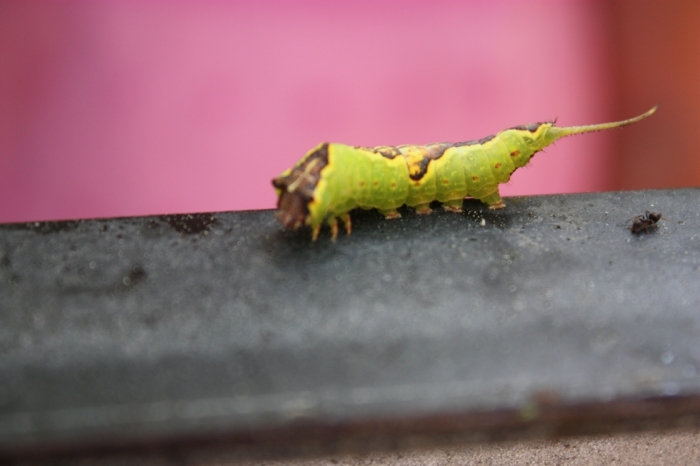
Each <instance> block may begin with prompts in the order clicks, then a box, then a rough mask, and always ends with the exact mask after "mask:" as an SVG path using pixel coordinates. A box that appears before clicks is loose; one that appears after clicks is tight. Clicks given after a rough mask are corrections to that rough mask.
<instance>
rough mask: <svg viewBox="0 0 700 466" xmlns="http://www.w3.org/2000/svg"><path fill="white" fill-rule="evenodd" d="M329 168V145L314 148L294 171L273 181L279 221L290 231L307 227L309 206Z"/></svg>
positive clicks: (291, 170)
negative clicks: (324, 171) (326, 169)
mask: <svg viewBox="0 0 700 466" xmlns="http://www.w3.org/2000/svg"><path fill="white" fill-rule="evenodd" d="M326 165H328V144H326V143H324V144H321V145H319V146H318V147H316V148H315V149H313V150H312V151H311V152H309V153H308V154H306V156H305V157H304V158H303V159H301V160H300V161H299V162H298V163H297V164H296V165H295V166H294V167H293V168H291V169H289V170H287V171H285V172H284V173H282V174H281V175H280V176H278V177H277V178H275V179H273V180H272V185H273V186H274V187H275V190H276V191H277V196H278V200H277V214H276V217H277V220H279V222H280V223H281V224H282V225H284V226H285V227H287V228H293V229H295V230H296V229H297V228H299V227H301V226H302V225H308V224H309V220H310V214H309V204H310V203H311V202H312V201H313V199H314V193H315V190H316V185H317V184H318V181H319V180H320V178H321V170H322V169H323V168H324V167H325V166H326Z"/></svg>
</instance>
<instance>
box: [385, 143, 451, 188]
mask: <svg viewBox="0 0 700 466" xmlns="http://www.w3.org/2000/svg"><path fill="white" fill-rule="evenodd" d="M450 147H452V145H451V144H450V143H449V142H433V143H431V144H426V145H425V146H398V148H399V150H401V154H402V155H403V156H404V157H405V158H406V164H407V165H408V173H409V177H410V178H411V179H412V180H414V181H418V180H420V179H421V178H423V177H424V176H425V174H426V173H428V167H429V166H430V162H432V161H433V160H437V159H439V158H440V157H442V155H443V154H444V153H445V151H446V150H447V149H449V148H450Z"/></svg>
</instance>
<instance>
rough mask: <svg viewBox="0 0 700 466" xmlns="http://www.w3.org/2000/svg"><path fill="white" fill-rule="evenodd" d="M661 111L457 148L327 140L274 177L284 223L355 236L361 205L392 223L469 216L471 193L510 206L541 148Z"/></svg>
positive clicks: (517, 130) (518, 130)
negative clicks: (505, 193)
mask: <svg viewBox="0 0 700 466" xmlns="http://www.w3.org/2000/svg"><path fill="white" fill-rule="evenodd" d="M658 107H659V106H658V105H657V106H655V107H654V108H652V109H651V110H649V111H648V112H646V113H644V114H642V115H639V116H638V117H635V118H631V119H629V120H624V121H618V122H613V123H603V124H599V125H589V126H571V127H564V128H560V127H558V126H555V125H554V123H555V122H544V123H533V124H529V125H523V126H516V127H514V128H508V129H505V130H503V131H501V132H499V133H498V134H496V135H491V136H487V137H485V138H483V139H479V140H474V141H466V142H458V143H454V144H451V143H448V142H437V143H432V144H426V145H424V146H413V145H404V146H396V147H393V146H378V147H351V146H346V145H344V144H337V143H327V142H324V143H322V144H319V145H318V146H317V147H315V148H314V149H312V150H311V151H310V152H309V153H307V154H306V155H305V156H304V157H303V158H302V159H301V160H300V161H298V162H297V163H296V164H295V165H294V166H293V167H292V168H290V169H289V170H287V171H285V172H284V173H282V174H281V175H280V176H279V177H277V178H275V179H273V180H272V185H273V186H274V187H275V190H276V191H277V196H278V197H279V199H278V203H277V208H278V212H277V218H278V220H279V221H280V223H282V225H284V226H285V227H288V228H293V229H297V228H299V227H301V226H303V225H307V226H309V227H311V230H312V240H313V241H315V240H316V238H318V234H319V232H320V231H321V225H322V224H323V223H324V222H326V223H327V224H328V225H329V226H330V228H331V236H332V239H333V240H335V239H336V237H337V236H338V219H340V220H342V221H343V223H344V224H345V229H346V231H347V234H350V231H351V229H352V226H351V222H350V215H349V212H350V211H351V210H352V209H355V208H357V207H360V208H363V209H372V208H376V209H378V210H379V212H381V213H382V214H384V216H385V217H386V218H388V219H391V218H397V217H400V216H401V215H400V214H399V213H398V212H397V210H396V209H397V208H399V207H401V206H402V205H404V204H406V205H407V206H409V207H413V208H414V209H416V213H418V214H428V213H430V212H431V209H430V207H429V204H430V202H432V201H434V200H437V201H440V202H441V203H442V206H443V208H444V209H445V210H448V211H450V212H461V211H462V201H463V199H464V198H465V197H466V196H471V197H473V198H475V199H479V200H480V201H482V202H484V203H485V204H488V206H489V208H491V209H502V208H503V207H505V204H503V200H502V199H501V196H500V194H499V193H498V185H499V184H500V183H505V182H507V181H508V180H509V179H510V176H511V174H512V173H513V172H514V171H515V170H516V169H518V168H520V167H523V166H525V165H527V163H528V162H529V161H530V159H531V158H532V156H533V155H535V154H536V153H537V152H539V151H540V150H542V149H544V148H545V147H547V146H548V145H550V144H552V143H553V142H554V141H556V140H557V139H560V138H563V137H566V136H570V135H572V134H580V133H588V132H591V131H600V130H604V129H610V128H619V127H621V126H625V125H629V124H631V123H636V122H638V121H640V120H642V119H644V118H646V117H648V116H650V115H652V114H653V113H654V112H655V111H656V109H657V108H658Z"/></svg>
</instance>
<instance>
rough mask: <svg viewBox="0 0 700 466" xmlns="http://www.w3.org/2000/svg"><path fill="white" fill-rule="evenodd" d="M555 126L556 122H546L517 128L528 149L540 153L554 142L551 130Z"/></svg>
mask: <svg viewBox="0 0 700 466" xmlns="http://www.w3.org/2000/svg"><path fill="white" fill-rule="evenodd" d="M553 126H554V122H551V121H545V122H539V123H531V124H529V125H522V126H516V127H515V129H517V130H519V131H520V132H519V134H520V136H521V137H522V138H523V141H525V144H527V146H528V148H529V149H531V150H532V151H533V153H534V152H537V151H540V150H542V149H543V148H545V147H547V146H548V145H550V144H551V143H552V142H554V141H553V140H550V139H551V138H550V129H551V128H552V127H553Z"/></svg>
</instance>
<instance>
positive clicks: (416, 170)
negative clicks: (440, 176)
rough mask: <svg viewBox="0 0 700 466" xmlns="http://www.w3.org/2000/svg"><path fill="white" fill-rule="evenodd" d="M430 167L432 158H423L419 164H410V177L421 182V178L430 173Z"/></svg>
mask: <svg viewBox="0 0 700 466" xmlns="http://www.w3.org/2000/svg"><path fill="white" fill-rule="evenodd" d="M409 163H410V162H409ZM428 165H430V158H428V157H423V158H422V159H421V160H420V162H418V163H413V164H409V166H408V172H409V175H408V176H409V177H410V178H411V179H412V180H413V181H418V180H420V179H421V178H423V177H424V176H425V174H426V173H428Z"/></svg>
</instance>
